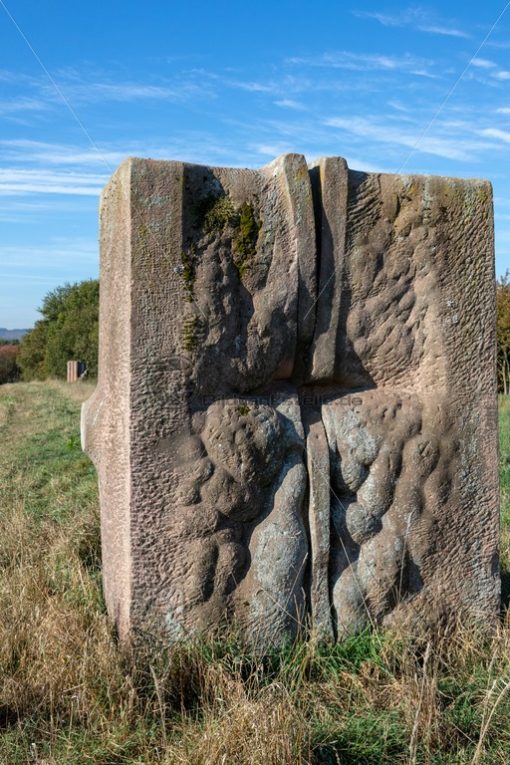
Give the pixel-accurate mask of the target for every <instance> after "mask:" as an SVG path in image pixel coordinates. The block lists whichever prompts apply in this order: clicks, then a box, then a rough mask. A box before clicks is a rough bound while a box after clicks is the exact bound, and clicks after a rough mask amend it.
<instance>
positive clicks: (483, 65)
mask: <svg viewBox="0 0 510 765" xmlns="http://www.w3.org/2000/svg"><path fill="white" fill-rule="evenodd" d="M471 66H476V67H478V68H479V69H493V68H494V67H495V66H496V64H495V63H494V61H489V59H487V58H472V59H471Z"/></svg>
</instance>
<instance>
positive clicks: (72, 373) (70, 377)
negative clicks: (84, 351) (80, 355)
mask: <svg viewBox="0 0 510 765" xmlns="http://www.w3.org/2000/svg"><path fill="white" fill-rule="evenodd" d="M79 363H80V362H79V361H68V362H67V382H68V383H74V382H77V381H78V366H79Z"/></svg>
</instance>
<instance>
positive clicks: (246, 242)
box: [232, 202, 261, 280]
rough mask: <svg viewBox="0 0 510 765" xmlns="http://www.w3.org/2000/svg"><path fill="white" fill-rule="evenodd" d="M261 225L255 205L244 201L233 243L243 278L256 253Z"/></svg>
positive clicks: (237, 264) (234, 254)
mask: <svg viewBox="0 0 510 765" xmlns="http://www.w3.org/2000/svg"><path fill="white" fill-rule="evenodd" d="M260 227H261V223H260V222H259V221H257V219H256V217H255V211H254V209H253V206H252V205H251V204H249V203H248V202H244V203H243V204H242V205H241V207H240V209H239V225H238V227H237V230H236V233H235V235H234V239H233V243H232V253H233V256H234V264H235V266H236V268H237V270H238V272H239V277H240V278H241V280H242V279H243V276H244V275H245V274H246V272H247V271H248V270H249V269H250V268H251V265H252V261H253V258H254V257H255V255H256V252H257V240H258V238H259V231H260Z"/></svg>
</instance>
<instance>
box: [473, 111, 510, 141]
mask: <svg viewBox="0 0 510 765" xmlns="http://www.w3.org/2000/svg"><path fill="white" fill-rule="evenodd" d="M509 112H510V109H509ZM480 135H483V136H487V138H496V139H498V140H499V141H503V142H504V143H510V132H509V131H508V130H500V129H499V128H485V129H484V130H480Z"/></svg>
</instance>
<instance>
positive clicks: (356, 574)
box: [82, 155, 499, 646]
mask: <svg viewBox="0 0 510 765" xmlns="http://www.w3.org/2000/svg"><path fill="white" fill-rule="evenodd" d="M100 323H101V329H100V364H99V380H98V386H97V390H96V392H95V393H94V396H93V397H92V398H91V399H90V400H89V401H88V402H87V403H86V405H85V406H84V410H83V431H82V432H83V441H84V448H85V449H86V450H87V452H88V453H89V454H90V455H91V457H92V458H93V460H94V462H95V464H96V466H97V470H98V476H99V486H100V498H101V513H102V541H103V571H104V586H105V594H106V600H107V605H108V609H109V612H110V614H111V615H112V617H113V618H114V619H115V620H116V622H117V624H118V628H119V632H120V634H121V637H123V638H125V637H127V636H128V635H130V634H132V633H136V632H142V633H143V632H152V631H157V632H161V631H163V633H164V634H166V636H167V639H168V640H170V641H174V640H178V639H181V638H182V637H185V636H186V635H188V634H192V633H196V632H198V631H204V630H211V629H215V628H219V627H226V626H227V625H229V624H233V625H235V627H236V629H240V630H241V632H242V634H244V636H245V637H246V639H247V640H248V641H249V642H251V643H252V644H256V645H262V646H264V645H267V644H268V643H271V642H278V641H281V640H282V639H284V638H285V637H289V636H290V637H292V636H294V635H296V634H297V633H298V632H299V631H300V630H302V631H303V632H304V631H305V630H306V629H309V628H311V629H313V630H315V631H316V633H317V634H318V635H319V636H320V637H321V638H323V639H336V638H340V637H341V636H342V635H344V634H347V633H349V632H352V631H355V630H356V629H359V628H360V627H362V626H364V625H365V624H366V623H370V622H382V623H390V622H391V621H395V620H400V619H408V618H414V617H415V616H416V617H419V618H432V619H433V620H436V619H439V618H442V617H443V616H449V615H451V614H453V613H462V614H467V615H471V616H473V617H476V618H487V617H491V618H492V617H493V616H494V615H495V614H496V613H497V610H498V598H499V578H498V565H497V564H498V485H497V446H496V432H497V430H496V422H495V416H496V388H495V361H494V355H495V336H494V273H493V241H492V202H491V190H490V186H489V184H487V183H484V182H479V181H456V180H451V179H444V178H431V177H417V176H390V175H379V174H365V173H356V172H352V171H350V170H349V169H348V168H347V165H346V163H345V161H344V160H343V159H341V158H339V157H333V158H326V159H322V160H320V161H319V162H318V163H317V164H316V165H314V166H313V167H311V168H310V169H309V168H307V166H306V164H305V161H304V158H303V157H301V156H298V155H287V156H284V157H281V158H280V159H278V160H276V161H275V162H274V163H272V164H271V165H269V166H267V167H265V168H262V169H261V170H235V169H224V168H206V167H201V166H195V165H187V164H183V163H178V162H156V161H151V160H138V159H133V160H129V161H128V162H126V163H124V165H122V166H121V168H120V169H119V170H118V171H117V173H116V174H115V175H114V176H113V178H112V180H111V181H110V183H109V184H108V186H107V187H106V189H105V191H104V193H103V197H102V203H101V307H100Z"/></svg>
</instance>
